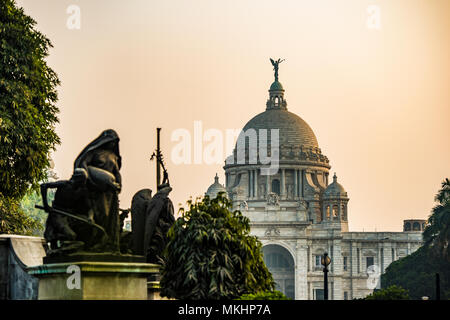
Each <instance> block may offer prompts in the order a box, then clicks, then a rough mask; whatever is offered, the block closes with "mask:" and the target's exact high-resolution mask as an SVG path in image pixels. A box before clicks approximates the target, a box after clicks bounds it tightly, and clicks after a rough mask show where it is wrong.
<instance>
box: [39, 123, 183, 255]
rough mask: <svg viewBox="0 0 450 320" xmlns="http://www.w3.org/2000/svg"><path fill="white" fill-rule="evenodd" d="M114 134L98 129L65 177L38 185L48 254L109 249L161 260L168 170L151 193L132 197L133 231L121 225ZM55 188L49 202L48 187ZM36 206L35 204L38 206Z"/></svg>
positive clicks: (169, 209) (167, 218)
mask: <svg viewBox="0 0 450 320" xmlns="http://www.w3.org/2000/svg"><path fill="white" fill-rule="evenodd" d="M121 165H122V158H121V156H120V152H119V136H118V135H117V133H116V132H115V131H114V130H111V129H109V130H105V131H103V132H102V133H101V134H100V136H99V137H98V138H96V139H95V140H94V141H92V142H91V143H89V144H88V145H87V146H86V147H85V148H84V149H83V150H82V151H81V153H80V154H79V155H78V157H77V158H76V159H75V162H74V171H73V174H72V177H71V178H70V179H69V180H60V181H55V182H48V183H44V184H42V185H41V193H42V198H43V204H44V206H43V207H40V208H42V209H44V210H45V211H46V212H48V218H47V222H46V226H45V233H44V238H45V239H46V242H47V243H48V244H49V245H48V249H47V257H55V256H70V255H73V254H76V253H78V254H79V253H91V254H95V253H109V254H112V255H130V254H131V255H138V256H144V257H145V260H146V261H147V262H150V263H159V264H162V263H163V258H162V255H161V253H162V250H163V249H164V247H165V245H166V242H167V231H168V230H169V228H170V227H171V226H172V224H173V223H174V222H175V218H174V214H173V213H174V209H173V204H172V201H171V200H170V199H169V197H168V196H169V193H170V192H171V190H172V188H171V187H170V183H169V178H168V174H167V171H166V170H165V169H164V179H163V181H162V183H161V184H159V185H158V186H157V189H158V190H157V192H156V194H155V195H154V196H153V197H152V191H151V190H150V189H143V190H140V191H138V192H137V193H136V194H135V195H134V197H133V200H132V204H131V216H132V231H131V232H130V231H126V230H124V229H123V221H124V219H125V218H126V217H127V216H128V214H129V211H130V210H122V209H119V197H118V195H119V193H120V191H121V187H122V178H121V175H120V168H121ZM53 188H56V192H55V198H54V201H53V203H52V204H51V205H50V204H49V203H48V199H47V198H48V196H47V193H48V189H53ZM37 207H39V206H37Z"/></svg>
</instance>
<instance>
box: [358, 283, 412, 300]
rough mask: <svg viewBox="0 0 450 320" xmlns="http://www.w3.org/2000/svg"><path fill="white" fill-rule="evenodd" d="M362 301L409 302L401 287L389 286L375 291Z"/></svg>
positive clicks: (405, 291) (406, 292)
mask: <svg viewBox="0 0 450 320" xmlns="http://www.w3.org/2000/svg"><path fill="white" fill-rule="evenodd" d="M364 300H409V294H408V291H407V290H405V289H403V288H402V287H399V286H390V287H388V288H386V289H381V290H376V291H375V292H374V293H372V294H370V295H368V296H367V297H366V298H365V299H364Z"/></svg>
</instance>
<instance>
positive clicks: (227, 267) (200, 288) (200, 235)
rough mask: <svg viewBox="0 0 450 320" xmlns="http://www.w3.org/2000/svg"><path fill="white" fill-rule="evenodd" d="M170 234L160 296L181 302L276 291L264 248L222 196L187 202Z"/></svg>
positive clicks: (238, 212) (239, 214)
mask: <svg viewBox="0 0 450 320" xmlns="http://www.w3.org/2000/svg"><path fill="white" fill-rule="evenodd" d="M188 205H189V210H188V211H186V212H183V211H182V217H181V218H179V219H178V220H177V221H176V222H175V224H174V225H173V227H172V228H171V229H170V231H169V234H168V236H169V243H168V245H167V247H166V250H165V258H166V264H165V265H164V267H163V269H162V279H161V282H160V284H161V288H162V290H161V294H162V295H163V296H166V297H170V298H177V299H190V300H199V299H236V298H238V297H240V296H242V295H243V294H254V293H257V292H260V291H273V289H274V281H273V279H272V275H271V273H270V272H269V270H268V269H267V267H266V265H265V264H264V261H263V258H262V249H261V248H262V245H261V243H260V242H259V241H258V239H257V238H256V237H255V236H251V235H250V223H249V220H248V218H246V217H244V216H243V215H242V213H241V212H240V211H234V212H231V211H230V207H231V203H230V202H229V200H228V199H227V198H225V197H224V196H223V195H222V194H219V195H218V196H217V197H216V198H215V199H213V200H210V199H209V197H208V196H206V197H205V198H204V199H203V200H202V201H198V202H196V203H193V202H192V201H188Z"/></svg>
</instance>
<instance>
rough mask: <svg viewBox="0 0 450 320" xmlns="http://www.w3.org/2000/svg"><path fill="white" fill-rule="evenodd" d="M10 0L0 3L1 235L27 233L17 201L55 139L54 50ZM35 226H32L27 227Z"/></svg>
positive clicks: (39, 173) (40, 172)
mask: <svg viewBox="0 0 450 320" xmlns="http://www.w3.org/2000/svg"><path fill="white" fill-rule="evenodd" d="M35 25H36V22H35V21H34V20H33V19H32V18H31V17H29V16H27V15H26V14H25V13H24V11H23V9H22V8H18V7H17V5H16V3H15V1H14V0H1V1H0V65H1V68H0V225H1V227H0V233H25V234H28V233H29V230H30V228H32V226H31V225H30V223H31V220H30V219H29V218H27V217H26V215H24V214H23V211H22V210H20V207H19V204H18V203H19V201H20V200H21V199H22V198H23V197H24V196H25V195H26V194H27V193H28V192H29V191H30V189H34V190H36V189H37V187H38V183H39V181H42V180H44V178H45V174H46V169H47V168H48V167H49V157H48V154H49V152H50V151H51V150H54V148H55V146H56V144H58V143H59V141H60V140H59V138H58V136H57V134H56V132H55V130H54V126H55V124H56V123H57V122H58V118H57V113H58V108H57V107H56V105H55V103H56V101H57V92H56V87H57V85H58V84H59V80H58V77H57V75H56V73H55V72H54V71H53V70H52V69H51V68H49V67H48V66H47V63H46V62H45V58H46V57H47V56H48V50H49V48H50V47H51V46H52V45H51V42H50V40H49V39H47V38H46V37H45V36H44V35H43V34H42V33H40V32H39V31H37V30H36V29H35ZM31 224H33V223H31Z"/></svg>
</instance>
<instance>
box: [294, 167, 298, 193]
mask: <svg viewBox="0 0 450 320" xmlns="http://www.w3.org/2000/svg"><path fill="white" fill-rule="evenodd" d="M297 198H298V170H297V169H294V199H297Z"/></svg>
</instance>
